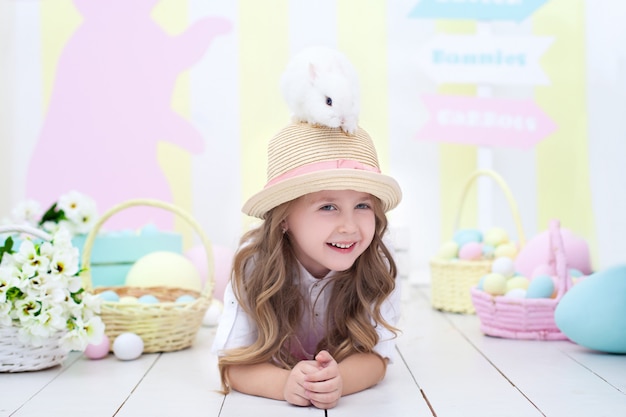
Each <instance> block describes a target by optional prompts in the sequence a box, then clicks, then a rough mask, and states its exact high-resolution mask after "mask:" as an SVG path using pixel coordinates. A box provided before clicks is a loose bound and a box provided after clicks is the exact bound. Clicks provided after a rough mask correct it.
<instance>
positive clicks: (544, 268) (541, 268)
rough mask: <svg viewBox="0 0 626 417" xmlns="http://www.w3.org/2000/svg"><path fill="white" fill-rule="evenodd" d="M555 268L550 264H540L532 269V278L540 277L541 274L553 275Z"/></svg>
mask: <svg viewBox="0 0 626 417" xmlns="http://www.w3.org/2000/svg"><path fill="white" fill-rule="evenodd" d="M553 274H554V268H553V267H551V266H550V265H548V264H539V265H537V266H536V267H535V268H533V270H532V274H531V275H530V277H531V278H535V277H538V276H539V275H553Z"/></svg>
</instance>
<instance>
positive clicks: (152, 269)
mask: <svg viewBox="0 0 626 417" xmlns="http://www.w3.org/2000/svg"><path fill="white" fill-rule="evenodd" d="M126 285H128V286H131V287H160V286H163V287H176V288H185V289H189V290H193V291H200V290H201V289H202V283H201V279H200V274H199V272H198V270H197V269H196V267H195V266H194V264H193V263H192V262H191V261H190V260H189V259H187V258H186V257H185V256H183V255H181V254H179V253H175V252H165V251H158V252H152V253H149V254H147V255H145V256H142V257H141V258H139V259H138V260H137V261H136V262H135V263H134V264H133V266H132V267H131V268H130V270H129V271H128V275H127V276H126Z"/></svg>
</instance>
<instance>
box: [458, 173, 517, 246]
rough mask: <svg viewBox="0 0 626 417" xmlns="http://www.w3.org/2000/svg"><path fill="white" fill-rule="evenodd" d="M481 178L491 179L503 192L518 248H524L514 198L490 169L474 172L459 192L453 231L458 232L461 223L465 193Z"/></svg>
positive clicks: (502, 180) (503, 182)
mask: <svg viewBox="0 0 626 417" xmlns="http://www.w3.org/2000/svg"><path fill="white" fill-rule="evenodd" d="M481 176H488V177H491V178H492V179H493V180H494V181H495V182H496V183H497V184H498V185H499V186H500V188H501V189H502V191H503V192H504V196H505V197H506V199H507V201H508V203H509V207H510V208H511V214H512V215H513V221H514V222H515V226H516V228H517V237H518V240H519V244H520V246H524V245H525V244H526V237H525V235H524V229H523V228H522V221H521V219H520V215H519V210H518V209H517V203H516V202H515V198H513V193H511V190H510V189H509V186H508V185H506V182H505V181H504V179H503V178H502V177H501V176H500V175H498V174H497V173H496V172H495V171H492V170H490V169H479V170H477V171H475V172H474V173H473V174H472V175H471V176H470V177H469V178H468V179H467V181H466V182H465V185H464V186H463V191H462V192H461V198H460V200H459V206H458V207H459V208H458V211H457V213H456V219H455V221H454V230H458V228H459V224H460V222H461V213H462V212H463V205H464V203H465V198H466V197H467V193H468V192H469V190H470V188H471V186H472V184H473V183H474V181H476V179H478V178H479V177H481Z"/></svg>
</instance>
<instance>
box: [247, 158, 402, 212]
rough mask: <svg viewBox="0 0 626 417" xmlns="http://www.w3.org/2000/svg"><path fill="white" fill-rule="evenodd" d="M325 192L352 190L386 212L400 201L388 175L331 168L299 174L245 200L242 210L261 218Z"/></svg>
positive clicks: (398, 187) (396, 189)
mask: <svg viewBox="0 0 626 417" xmlns="http://www.w3.org/2000/svg"><path fill="white" fill-rule="evenodd" d="M326 190H332V191H334V190H354V191H359V192H363V193H369V194H372V195H374V196H376V197H378V198H379V199H380V201H381V202H382V204H383V210H384V211H385V212H387V211H389V210H391V209H393V208H395V207H396V206H397V205H398V204H399V203H400V200H401V199H402V191H401V190H400V186H399V185H398V183H397V181H396V180H395V179H393V178H391V177H389V176H387V175H384V174H379V173H376V172H370V171H361V170H356V169H333V170H325V171H319V172H312V173H309V174H304V175H300V176H297V177H294V178H289V179H287V180H284V181H281V182H279V183H277V184H274V185H271V186H269V187H266V188H264V189H263V190H261V191H259V192H258V193H256V194H254V195H253V196H252V197H250V198H249V199H248V201H246V203H245V204H244V205H243V208H242V211H243V212H244V213H245V214H247V215H249V216H254V217H258V218H260V219H263V218H264V217H265V214H266V213H267V212H268V211H269V210H271V209H273V208H274V207H277V206H279V205H281V204H283V203H286V202H288V201H291V200H295V199H296V198H298V197H301V196H303V195H305V194H309V193H314V192H318V191H326Z"/></svg>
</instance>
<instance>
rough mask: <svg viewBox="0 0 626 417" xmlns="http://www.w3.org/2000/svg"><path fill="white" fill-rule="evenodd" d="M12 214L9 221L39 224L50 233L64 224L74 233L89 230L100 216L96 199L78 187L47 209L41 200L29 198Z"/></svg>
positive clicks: (8, 222)
mask: <svg viewBox="0 0 626 417" xmlns="http://www.w3.org/2000/svg"><path fill="white" fill-rule="evenodd" d="M11 214H12V217H11V218H10V219H5V221H4V222H5V223H7V224H20V225H28V226H32V227H37V228H41V229H43V230H45V231H47V232H49V233H54V232H56V231H57V230H59V229H62V228H63V229H67V230H68V231H69V232H70V234H71V235H72V236H74V235H80V234H86V233H88V232H89V231H90V230H91V228H92V227H93V225H94V224H95V222H96V220H97V217H98V212H97V209H96V202H95V201H94V200H93V199H92V198H91V197H89V196H87V195H85V194H82V193H79V192H78V191H70V192H68V193H65V194H63V195H61V196H60V197H59V200H58V201H57V202H55V203H54V204H52V206H50V208H48V210H46V211H45V212H44V211H43V210H42V208H41V205H40V204H39V202H38V201H36V200H25V201H22V202H20V203H18V204H17V205H16V206H15V207H14V208H13V211H12V213H11Z"/></svg>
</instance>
